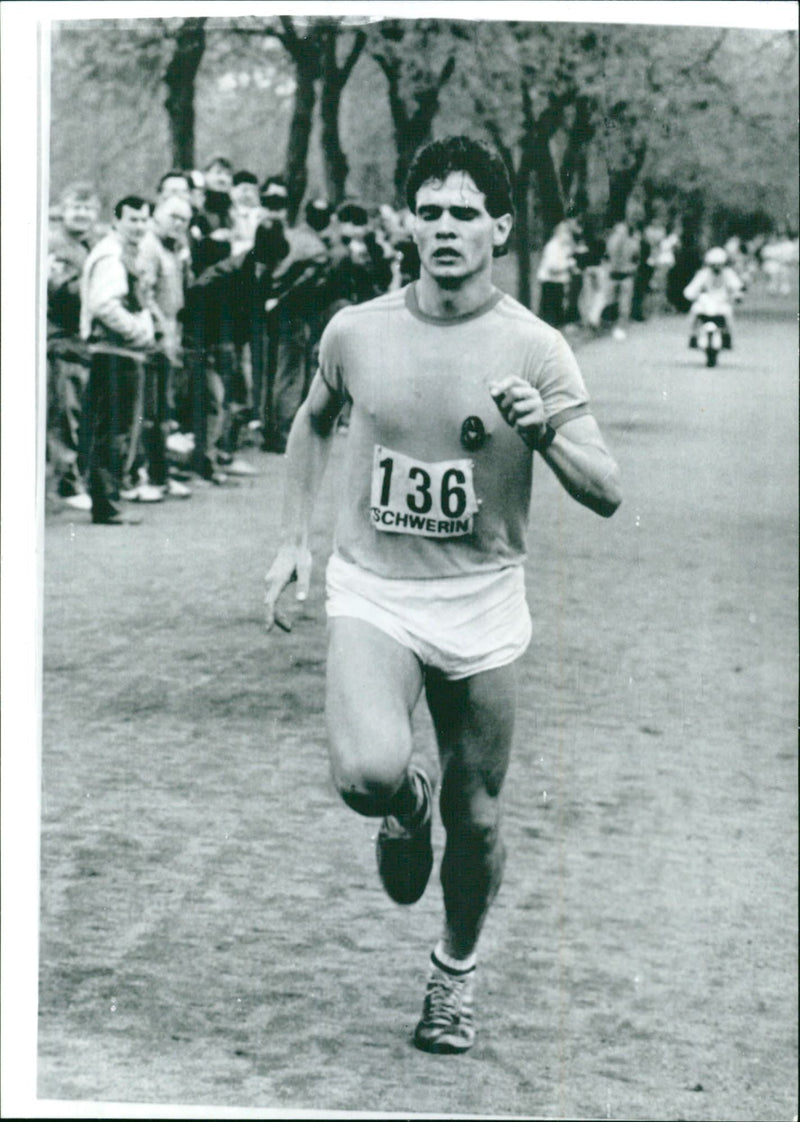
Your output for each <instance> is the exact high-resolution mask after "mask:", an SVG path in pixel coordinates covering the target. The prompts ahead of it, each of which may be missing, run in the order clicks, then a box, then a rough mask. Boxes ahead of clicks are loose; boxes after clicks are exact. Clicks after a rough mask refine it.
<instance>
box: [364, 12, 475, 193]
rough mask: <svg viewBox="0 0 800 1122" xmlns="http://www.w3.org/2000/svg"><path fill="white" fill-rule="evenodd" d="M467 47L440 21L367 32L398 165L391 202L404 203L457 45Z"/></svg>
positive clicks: (392, 24) (384, 25)
mask: <svg viewBox="0 0 800 1122" xmlns="http://www.w3.org/2000/svg"><path fill="white" fill-rule="evenodd" d="M464 41H468V37H467V35H466V34H465V31H464V30H463V29H462V28H461V27H460V26H459V25H458V24H453V23H448V22H445V21H441V20H413V21H412V20H399V19H387V20H381V21H380V22H379V23H378V24H376V25H375V26H374V27H373V28H371V29H370V40H369V48H368V49H369V53H370V55H371V56H372V58H373V59H374V60H375V62H376V63H377V64H378V66H379V67H380V68H381V70H382V72H383V74H384V77H385V78H386V91H387V96H388V99H389V109H390V112H391V115H392V124H393V126H394V140H395V146H396V149H397V160H396V163H395V167H394V175H393V180H394V190H395V202H396V203H397V204H398V205H400V204H402V202H403V190H404V188H405V182H406V176H407V175H408V169H409V168H410V166H411V161H412V160H413V159H414V153H415V152H416V151H417V149H418V148H420V147H421V146H422V145H423V144H426V143H427V142H428V141H429V140H430V139H431V137H432V129H433V122H434V119H435V117H436V114H437V113H438V111H439V99H440V95H441V92H442V90H443V88H444V86H445V85H446V84H447V82H448V81H449V80H450V78H451V77H452V75H453V71H454V70H455V67H456V57H457V54H458V46H459V43H461V42H464Z"/></svg>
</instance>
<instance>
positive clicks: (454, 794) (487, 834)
mask: <svg viewBox="0 0 800 1122" xmlns="http://www.w3.org/2000/svg"><path fill="white" fill-rule="evenodd" d="M440 809H441V815H442V825H443V826H444V828H445V830H446V831H447V834H448V837H450V836H451V835H453V836H455V835H458V837H460V838H463V840H464V842H465V843H466V844H467V845H469V846H470V848H471V849H477V850H483V851H486V850H490V849H491V848H492V847H493V846H494V845H495V844H496V843H497V841H498V839H499V836H500V797H499V791H498V792H497V793H496V794H490V793H489V791H487V790H486V789H485V788H480V789H479V790H477V791H472V792H470V793H466V792H462V791H459V790H458V789H457V788H455V787H454V786H452V785H450V786H448V785H447V784H446V783H445V784H443V786H442V794H441V798H440Z"/></svg>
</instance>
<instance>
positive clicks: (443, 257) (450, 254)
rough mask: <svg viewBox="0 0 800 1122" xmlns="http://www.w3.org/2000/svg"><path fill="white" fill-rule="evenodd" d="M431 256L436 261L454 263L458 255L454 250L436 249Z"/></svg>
mask: <svg viewBox="0 0 800 1122" xmlns="http://www.w3.org/2000/svg"><path fill="white" fill-rule="evenodd" d="M433 256H434V258H435V259H436V260H437V261H455V259H456V258H457V257H458V256H459V254H458V251H457V250H455V249H437V250H434V253H433Z"/></svg>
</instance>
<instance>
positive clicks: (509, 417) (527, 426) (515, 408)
mask: <svg viewBox="0 0 800 1122" xmlns="http://www.w3.org/2000/svg"><path fill="white" fill-rule="evenodd" d="M489 393H490V394H491V395H492V397H493V398H494V403H495V405H496V406H497V408H498V409H499V410H500V414H501V416H502V417H503V419H504V420H505V421H506V422H507V423H508V424H509V425H511V427H512V428H513V429H516V431H517V432H518V433H519V435H520V436H521V437H522V439H523V440H524V441H525V443H526V444H527V445H528V446H529V447H531V448H535V447H536V443H537V441H538V439H539V437H540V436H541V435H542V433H543V432H544V426H545V424H546V422H547V416H546V414H545V411H544V402H543V401H542V396H541V394H540V393H539V391H538V390H537V389H536V387H535V386H532V385H531V384H530V383H529V382H526V381H525V379H524V378H519V377H517V375H516V374H511V375H509V376H508V377H507V378H501V379H500V381H499V382H492V383H491V385H490V386H489Z"/></svg>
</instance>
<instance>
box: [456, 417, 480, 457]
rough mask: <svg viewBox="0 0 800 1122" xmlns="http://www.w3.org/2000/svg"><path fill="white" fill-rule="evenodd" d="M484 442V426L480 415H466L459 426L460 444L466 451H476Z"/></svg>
mask: <svg viewBox="0 0 800 1122" xmlns="http://www.w3.org/2000/svg"><path fill="white" fill-rule="evenodd" d="M485 443H486V428H485V427H484V424H483V421H482V420H481V419H480V417H467V419H466V421H465V422H464V424H463V425H462V426H461V446H462V448H465V449H466V450H467V452H477V451H478V449H479V448H483V446H484V444H485Z"/></svg>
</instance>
